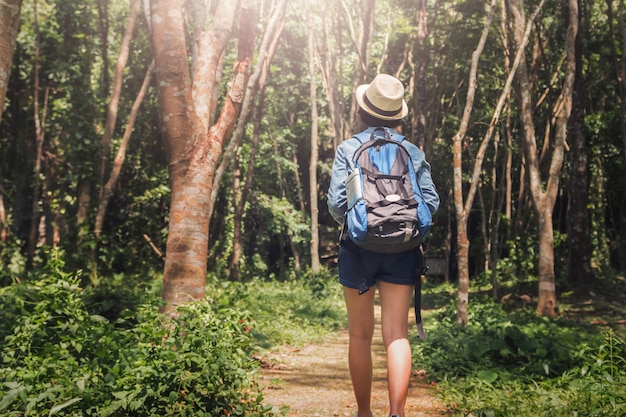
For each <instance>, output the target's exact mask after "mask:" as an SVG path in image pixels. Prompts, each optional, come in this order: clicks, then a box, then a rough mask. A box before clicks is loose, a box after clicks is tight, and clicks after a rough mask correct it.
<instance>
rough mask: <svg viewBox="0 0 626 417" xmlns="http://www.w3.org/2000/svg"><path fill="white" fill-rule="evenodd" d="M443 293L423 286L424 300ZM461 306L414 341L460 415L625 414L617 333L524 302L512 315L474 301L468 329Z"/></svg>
mask: <svg viewBox="0 0 626 417" xmlns="http://www.w3.org/2000/svg"><path fill="white" fill-rule="evenodd" d="M437 291H440V289H433V288H426V291H425V300H426V302H427V303H428V301H429V300H430V299H431V298H432V297H433V296H434V297H435V298H436V297H439V300H441V299H442V297H441V295H440V294H438V293H437ZM455 308H456V306H455V305H454V304H453V303H452V302H448V304H447V305H445V306H444V308H443V309H441V310H439V311H437V312H435V313H433V312H428V313H429V315H428V316H427V319H426V324H428V325H430V326H432V327H434V328H431V329H430V331H429V332H428V338H427V339H426V341H424V342H419V343H417V342H416V343H415V345H414V346H415V348H414V361H415V362H416V363H417V364H419V365H420V366H421V367H423V368H425V369H426V370H427V372H428V374H429V376H430V377H431V378H433V379H435V380H437V381H438V383H439V387H440V394H441V396H442V398H443V401H444V402H445V403H446V404H447V405H448V407H449V408H450V410H451V411H453V412H454V414H455V415H463V416H467V415H470V414H471V415H473V416H475V417H479V416H484V417H486V416H490V417H519V416H546V417H561V416H562V417H565V416H609V415H611V416H613V415H616V416H617V415H626V383H625V382H626V359H625V358H626V344H625V343H624V341H623V339H622V338H620V336H618V335H616V334H614V333H613V332H612V331H608V332H605V333H600V332H598V331H597V330H596V328H594V327H593V326H589V325H584V324H581V323H578V322H574V321H568V320H566V319H563V318H560V319H556V320H550V319H546V318H542V317H537V316H536V314H535V312H534V311H533V310H532V309H531V308H525V307H524V306H522V305H520V306H519V308H517V309H515V310H513V311H507V310H506V309H505V308H504V307H503V306H502V305H501V304H499V303H496V302H494V301H493V300H492V299H490V298H487V297H480V296H473V298H472V303H471V304H470V312H469V313H470V318H469V325H468V326H466V327H461V326H459V325H458V324H457V323H456V310H455Z"/></svg>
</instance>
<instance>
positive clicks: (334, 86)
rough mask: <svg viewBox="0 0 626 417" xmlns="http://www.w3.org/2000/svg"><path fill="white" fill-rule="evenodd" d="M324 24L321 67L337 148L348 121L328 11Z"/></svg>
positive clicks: (328, 4)
mask: <svg viewBox="0 0 626 417" xmlns="http://www.w3.org/2000/svg"><path fill="white" fill-rule="evenodd" d="M325 7H326V9H327V10H330V7H337V2H335V1H329V0H326V2H325ZM322 26H323V32H322V34H323V39H324V45H323V46H322V48H320V60H321V62H320V67H321V69H322V76H323V81H324V87H325V89H326V97H327V98H328V112H329V113H330V120H331V122H332V126H333V149H337V146H338V145H339V144H340V143H341V142H342V141H343V140H344V138H345V137H344V131H345V128H344V127H345V125H346V121H345V118H344V116H343V115H344V112H345V109H344V107H345V106H344V105H343V103H342V101H341V99H340V92H341V87H340V85H339V83H338V82H337V64H338V59H337V53H336V52H335V50H336V48H335V47H333V45H332V44H331V30H330V27H329V22H328V19H327V13H322ZM335 41H336V42H337V43H339V42H341V39H335Z"/></svg>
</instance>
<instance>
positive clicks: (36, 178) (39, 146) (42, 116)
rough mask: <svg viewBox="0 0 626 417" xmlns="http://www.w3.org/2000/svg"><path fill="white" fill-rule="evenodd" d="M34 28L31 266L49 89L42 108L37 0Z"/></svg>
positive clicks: (38, 217)
mask: <svg viewBox="0 0 626 417" xmlns="http://www.w3.org/2000/svg"><path fill="white" fill-rule="evenodd" d="M34 13H35V19H34V29H35V54H34V61H35V62H34V63H33V69H34V86H33V120H34V123H35V163H34V164H33V165H34V167H33V194H32V196H33V198H32V208H31V218H30V232H29V234H28V243H27V250H26V264H27V266H28V267H31V266H32V263H33V259H34V257H35V249H36V248H37V240H38V231H39V222H40V218H41V212H40V209H39V204H40V202H41V163H42V158H43V146H44V139H45V130H44V128H43V127H44V126H45V124H46V112H47V109H48V93H49V89H46V91H45V94H44V99H43V109H42V110H40V108H39V104H40V103H39V100H40V98H39V69H40V67H41V64H40V62H39V46H40V41H41V39H40V35H39V25H38V19H39V15H38V13H37V0H35V2H34Z"/></svg>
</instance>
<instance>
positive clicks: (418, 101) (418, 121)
mask: <svg viewBox="0 0 626 417" xmlns="http://www.w3.org/2000/svg"><path fill="white" fill-rule="evenodd" d="M417 10H418V12H417V40H416V45H415V49H416V52H415V55H416V61H417V63H416V64H415V93H414V97H413V100H414V105H413V109H414V111H415V114H414V115H413V120H414V126H413V142H414V143H415V144H416V145H417V147H418V148H420V149H421V150H423V151H424V153H425V154H426V159H427V160H430V157H431V156H432V144H429V146H426V85H427V83H426V78H427V77H426V68H427V67H428V51H427V49H426V38H427V37H428V11H427V8H426V0H418V2H417Z"/></svg>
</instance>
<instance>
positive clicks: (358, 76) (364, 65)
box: [341, 0, 376, 132]
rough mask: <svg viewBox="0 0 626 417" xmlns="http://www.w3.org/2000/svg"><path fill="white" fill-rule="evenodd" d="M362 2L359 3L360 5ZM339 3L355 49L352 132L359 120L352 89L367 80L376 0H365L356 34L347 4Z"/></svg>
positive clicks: (351, 108) (351, 114)
mask: <svg viewBox="0 0 626 417" xmlns="http://www.w3.org/2000/svg"><path fill="white" fill-rule="evenodd" d="M361 4H363V3H360V4H359V5H361ZM341 5H342V7H343V9H344V13H345V16H346V20H347V23H348V29H349V31H350V37H351V39H352V43H353V45H354V48H355V50H356V54H357V56H356V62H355V63H354V68H355V70H354V80H353V84H352V91H353V94H352V104H351V107H350V123H349V126H350V132H354V131H356V130H357V126H358V125H359V120H358V118H357V110H358V105H357V102H356V96H355V95H354V91H356V88H357V87H358V86H359V85H360V84H364V83H365V82H367V76H368V74H367V69H368V67H369V45H370V39H371V36H372V29H373V26H374V8H375V6H376V0H365V1H364V7H365V10H364V11H363V12H362V13H359V17H360V18H361V21H360V23H361V31H360V32H359V33H358V34H357V32H356V28H355V27H354V22H353V21H352V17H351V15H350V11H349V10H348V6H347V5H346V2H345V1H344V0H342V2H341Z"/></svg>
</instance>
